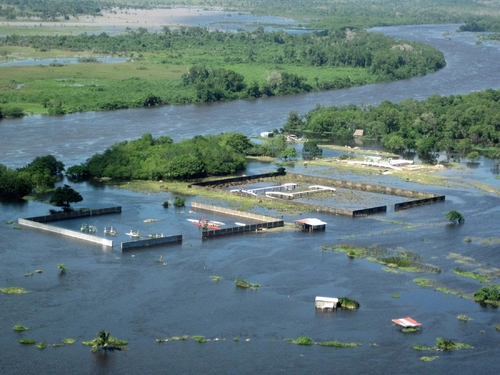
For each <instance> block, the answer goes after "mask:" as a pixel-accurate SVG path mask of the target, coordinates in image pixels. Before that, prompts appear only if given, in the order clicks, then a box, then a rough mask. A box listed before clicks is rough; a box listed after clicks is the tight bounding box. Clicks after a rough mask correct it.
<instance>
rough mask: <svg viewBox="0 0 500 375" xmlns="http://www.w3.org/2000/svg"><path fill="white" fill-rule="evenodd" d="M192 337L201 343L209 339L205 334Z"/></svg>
mask: <svg viewBox="0 0 500 375" xmlns="http://www.w3.org/2000/svg"><path fill="white" fill-rule="evenodd" d="M191 338H192V339H193V340H194V341H196V342H199V343H200V344H202V343H204V342H207V339H206V338H205V336H191Z"/></svg>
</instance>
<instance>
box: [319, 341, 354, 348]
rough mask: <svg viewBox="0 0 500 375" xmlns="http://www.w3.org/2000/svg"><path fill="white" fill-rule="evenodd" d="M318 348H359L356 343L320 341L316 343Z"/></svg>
mask: <svg viewBox="0 0 500 375" xmlns="http://www.w3.org/2000/svg"><path fill="white" fill-rule="evenodd" d="M317 344H318V345H320V346H330V347H335V348H353V347H355V346H360V345H361V344H360V343H358V342H340V341H322V342H318V343H317Z"/></svg>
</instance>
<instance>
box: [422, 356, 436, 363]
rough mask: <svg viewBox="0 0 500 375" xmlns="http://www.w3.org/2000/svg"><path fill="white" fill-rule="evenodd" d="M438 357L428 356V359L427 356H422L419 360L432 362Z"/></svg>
mask: <svg viewBox="0 0 500 375" xmlns="http://www.w3.org/2000/svg"><path fill="white" fill-rule="evenodd" d="M438 358H439V356H437V355H435V356H430V357H427V356H423V357H420V360H421V361H422V362H432V361H434V360H435V359H438Z"/></svg>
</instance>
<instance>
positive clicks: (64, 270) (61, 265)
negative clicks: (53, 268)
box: [57, 263, 67, 273]
mask: <svg viewBox="0 0 500 375" xmlns="http://www.w3.org/2000/svg"><path fill="white" fill-rule="evenodd" d="M57 269H58V270H59V271H60V272H61V273H65V272H66V269H67V267H66V265H65V264H64V263H59V264H58V265H57Z"/></svg>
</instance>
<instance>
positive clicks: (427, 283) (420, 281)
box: [413, 277, 434, 288]
mask: <svg viewBox="0 0 500 375" xmlns="http://www.w3.org/2000/svg"><path fill="white" fill-rule="evenodd" d="M413 282H414V283H415V284H417V285H418V286H421V287H422V288H432V287H433V286H434V281H433V280H430V279H424V278H422V277H418V278H416V279H413Z"/></svg>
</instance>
